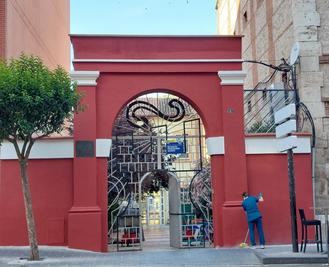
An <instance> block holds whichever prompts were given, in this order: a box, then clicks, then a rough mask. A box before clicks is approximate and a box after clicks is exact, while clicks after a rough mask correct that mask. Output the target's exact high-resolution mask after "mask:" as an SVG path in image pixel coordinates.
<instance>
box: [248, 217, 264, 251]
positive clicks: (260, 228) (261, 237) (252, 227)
mask: <svg viewBox="0 0 329 267" xmlns="http://www.w3.org/2000/svg"><path fill="white" fill-rule="evenodd" d="M255 226H256V227H257V232H258V236H259V243H260V244H261V245H265V238H264V232H263V223H262V217H259V218H257V219H255V220H253V221H250V222H248V227H249V234H250V243H251V245H252V246H255V245H256V241H255Z"/></svg>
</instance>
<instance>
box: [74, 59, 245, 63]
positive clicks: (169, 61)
mask: <svg viewBox="0 0 329 267" xmlns="http://www.w3.org/2000/svg"><path fill="white" fill-rule="evenodd" d="M73 62H74V63H84V62H85V63H88V62H96V63H226V62H227V63H229V62H234V63H240V62H243V60H242V59H211V58H209V59H207V58H205V59H202V58H200V59H189V58H188V59H100V58H97V59H96V58H95V59H80V58H79V59H73Z"/></svg>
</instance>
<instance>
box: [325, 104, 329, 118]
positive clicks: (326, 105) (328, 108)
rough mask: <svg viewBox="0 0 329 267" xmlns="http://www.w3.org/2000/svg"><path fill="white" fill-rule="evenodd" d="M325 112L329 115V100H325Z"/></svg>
mask: <svg viewBox="0 0 329 267" xmlns="http://www.w3.org/2000/svg"><path fill="white" fill-rule="evenodd" d="M324 112H325V116H326V117H329V101H324Z"/></svg>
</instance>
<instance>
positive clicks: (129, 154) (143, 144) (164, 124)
mask: <svg viewBox="0 0 329 267" xmlns="http://www.w3.org/2000/svg"><path fill="white" fill-rule="evenodd" d="M154 91H157V93H149V94H145V95H141V96H140V97H138V98H136V99H133V100H132V101H131V102H130V103H129V104H128V105H127V106H126V107H125V108H124V109H123V110H122V111H121V112H120V113H119V114H118V116H117V118H116V120H115V125H114V128H113V131H112V148H111V153H110V158H109V171H108V184H109V186H108V198H109V201H108V229H109V231H108V236H109V245H110V250H111V248H112V250H113V249H117V250H127V249H128V250H131V249H141V248H142V247H143V246H142V243H143V242H142V241H143V240H144V241H151V240H152V232H156V233H157V234H156V235H157V236H158V237H159V236H167V237H169V233H166V232H167V231H166V230H167V228H168V227H167V226H168V225H169V226H170V231H169V232H170V244H171V246H173V247H177V248H184V247H204V246H206V245H210V244H211V243H212V236H213V235H212V232H213V231H212V229H213V226H212V206H211V185H210V178H211V177H210V173H209V169H210V166H209V160H208V156H207V153H206V148H205V135H204V127H203V124H202V121H201V119H200V117H199V115H198V113H197V112H196V110H195V109H193V107H192V106H191V105H189V104H188V103H187V102H186V101H184V100H183V99H181V98H179V97H176V96H174V95H172V94H168V93H162V92H161V91H164V89H156V90H154ZM152 230H153V231H152ZM153 236H154V235H153ZM153 239H154V238H153ZM158 240H159V238H158ZM160 240H161V239H160ZM160 243H162V244H159V245H160V246H162V247H165V246H166V245H167V246H169V242H167V240H165V238H163V239H162V240H161V241H160ZM145 245H146V246H148V247H151V246H152V247H154V245H156V244H153V243H152V242H146V243H145Z"/></svg>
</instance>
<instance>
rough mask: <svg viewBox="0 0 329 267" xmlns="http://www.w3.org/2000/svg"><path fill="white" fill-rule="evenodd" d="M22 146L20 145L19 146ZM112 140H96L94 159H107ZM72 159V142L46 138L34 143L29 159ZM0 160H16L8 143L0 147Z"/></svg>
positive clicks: (71, 140)
mask: <svg viewBox="0 0 329 267" xmlns="http://www.w3.org/2000/svg"><path fill="white" fill-rule="evenodd" d="M19 145H20V146H22V143H20V144H19ZM111 145H112V139H96V157H98V158H102V157H105V158H107V157H108V156H109V154H110V149H111ZM73 157H74V140H73V139H64V138H47V139H41V140H38V141H36V142H35V144H34V145H33V147H32V150H31V154H30V157H29V158H30V159H70V158H73ZM0 159H3V160H6V159H7V160H8V159H17V156H16V152H15V148H14V146H13V144H11V143H9V142H6V141H5V142H3V143H2V145H1V146H0Z"/></svg>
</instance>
